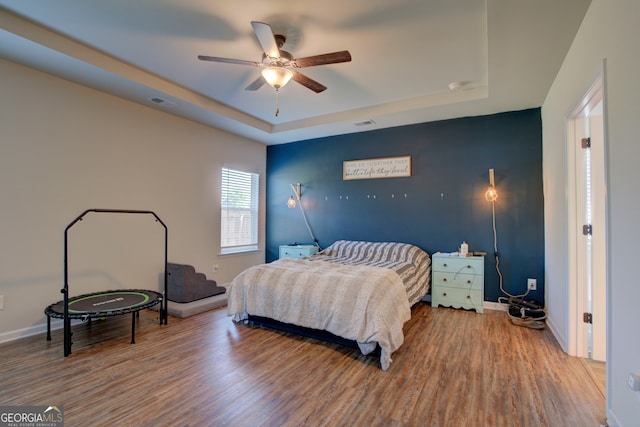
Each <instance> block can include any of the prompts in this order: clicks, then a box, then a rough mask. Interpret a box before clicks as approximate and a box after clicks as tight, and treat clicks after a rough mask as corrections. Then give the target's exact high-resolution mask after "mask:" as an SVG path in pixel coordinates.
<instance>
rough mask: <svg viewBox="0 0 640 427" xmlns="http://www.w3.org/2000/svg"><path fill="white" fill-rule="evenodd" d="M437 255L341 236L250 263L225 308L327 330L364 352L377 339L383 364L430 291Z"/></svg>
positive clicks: (236, 314)
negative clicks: (308, 252) (300, 254)
mask: <svg viewBox="0 0 640 427" xmlns="http://www.w3.org/2000/svg"><path fill="white" fill-rule="evenodd" d="M430 271H431V259H430V257H429V255H428V254H427V253H426V252H424V251H423V250H422V249H420V248H418V247H417V246H414V245H410V244H407V243H396V242H362V241H350V240H339V241H337V242H335V243H333V244H332V245H331V246H329V247H328V248H326V249H324V250H323V251H321V252H319V253H317V254H315V255H313V256H311V257H308V258H303V259H291V258H284V259H279V260H277V261H274V262H272V263H269V264H261V265H257V266H253V267H250V268H248V269H247V270H245V271H243V272H242V273H240V274H239V275H238V276H237V277H236V278H235V279H234V280H233V281H232V282H231V284H230V285H229V287H228V289H227V301H228V305H227V314H228V315H229V316H233V320H234V321H236V322H242V321H247V320H249V319H250V318H252V317H257V318H266V319H273V320H275V321H277V322H281V323H283V324H288V325H295V326H299V327H303V328H311V329H312V330H319V331H327V332H329V333H330V334H333V335H335V336H337V337H341V338H344V339H346V340H353V341H355V342H356V343H357V346H358V347H359V348H360V351H361V352H362V353H363V354H369V353H371V352H373V351H374V350H376V347H379V350H380V364H381V367H382V369H383V370H386V369H388V368H389V365H390V363H391V361H392V360H391V355H392V353H393V352H394V351H395V350H397V349H398V348H399V347H400V346H401V345H402V343H403V341H404V334H403V332H402V327H403V324H404V323H405V322H406V321H407V320H409V319H410V318H411V306H412V305H414V304H416V303H417V302H418V301H420V300H421V299H422V297H423V296H424V295H425V294H426V293H427V292H428V290H429V284H430Z"/></svg>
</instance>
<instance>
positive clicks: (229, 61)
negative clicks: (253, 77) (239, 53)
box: [198, 55, 262, 67]
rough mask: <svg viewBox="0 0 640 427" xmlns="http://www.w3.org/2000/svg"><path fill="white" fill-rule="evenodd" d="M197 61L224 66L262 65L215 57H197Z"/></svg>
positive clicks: (242, 60)
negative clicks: (224, 64)
mask: <svg viewBox="0 0 640 427" xmlns="http://www.w3.org/2000/svg"><path fill="white" fill-rule="evenodd" d="M198 59H199V60H201V61H211V62H224V63H226V64H238V65H251V66H252V67H259V66H261V65H262V64H261V63H260V62H255V61H245V60H244V59H231V58H218V57H217V56H206V55H198Z"/></svg>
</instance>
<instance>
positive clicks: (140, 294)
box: [44, 209, 168, 357]
mask: <svg viewBox="0 0 640 427" xmlns="http://www.w3.org/2000/svg"><path fill="white" fill-rule="evenodd" d="M89 212H106V213H132V214H151V215H153V216H154V217H155V219H156V221H157V222H159V223H160V224H162V227H163V228H164V237H165V238H164V276H163V277H164V295H167V275H168V272H167V226H166V225H165V224H164V223H163V222H162V220H160V218H159V217H158V216H157V215H156V214H155V213H153V212H151V211H137V210H115V209H88V210H86V211H84V212H83V213H82V214H81V215H80V216H78V217H77V218H76V219H74V220H73V221H72V222H71V223H70V224H69V225H68V226H67V228H65V230H64V288H62V289H61V290H60V292H61V293H62V294H63V295H64V298H63V299H62V300H60V301H58V302H56V303H54V304H51V305H50V306H48V307H47V308H45V310H44V314H45V315H46V316H47V341H51V318H52V317H54V318H59V319H63V320H64V322H63V323H64V356H65V357H67V356H68V355H69V354H71V344H72V342H71V319H76V320H83V321H89V322H90V321H91V319H100V318H104V317H109V316H119V315H123V314H128V313H132V316H131V344H135V322H136V315H138V314H139V312H140V310H144V309H146V308H151V307H153V306H154V305H157V304H160V309H159V313H160V324H161V325H162V324H165V325H166V324H167V318H168V315H167V313H168V310H167V299H166V298H164V297H163V294H161V293H159V292H156V291H152V290H149V289H117V290H110V291H102V292H93V293H89V294H83V295H78V296H74V297H69V265H68V239H67V235H68V231H69V229H70V228H71V227H73V225H74V224H75V223H77V222H78V221H81V220H82V219H83V217H84V216H85V215H86V214H87V213H89Z"/></svg>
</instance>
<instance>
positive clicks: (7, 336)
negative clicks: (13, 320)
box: [0, 319, 82, 344]
mask: <svg viewBox="0 0 640 427" xmlns="http://www.w3.org/2000/svg"><path fill="white" fill-rule="evenodd" d="M80 323H82V321H81V320H72V321H71V325H72V326H73V325H77V324H80ZM63 327H64V322H63V321H62V319H51V330H52V331H55V330H56V329H62V328H63ZM39 334H42V339H43V340H45V339H46V338H47V324H46V323H40V324H38V325H33V326H29V327H28V328H23V329H17V330H15V331H9V332H3V333H1V334H0V344H2V343H5V342H10V341H15V340H19V339H20V338H26V337H31V336H34V335H39Z"/></svg>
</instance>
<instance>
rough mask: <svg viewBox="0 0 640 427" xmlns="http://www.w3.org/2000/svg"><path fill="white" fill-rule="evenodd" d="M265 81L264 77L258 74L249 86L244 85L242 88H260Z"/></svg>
mask: <svg viewBox="0 0 640 427" xmlns="http://www.w3.org/2000/svg"><path fill="white" fill-rule="evenodd" d="M265 83H266V80H265V79H264V77H262V76H259V77H258V78H257V79H255V80H254V81H253V82H252V83H251V84H250V85H249V86H247V87H245V88H244V90H258V89H260V88H261V87H262V86H263V85H264V84H265Z"/></svg>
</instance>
